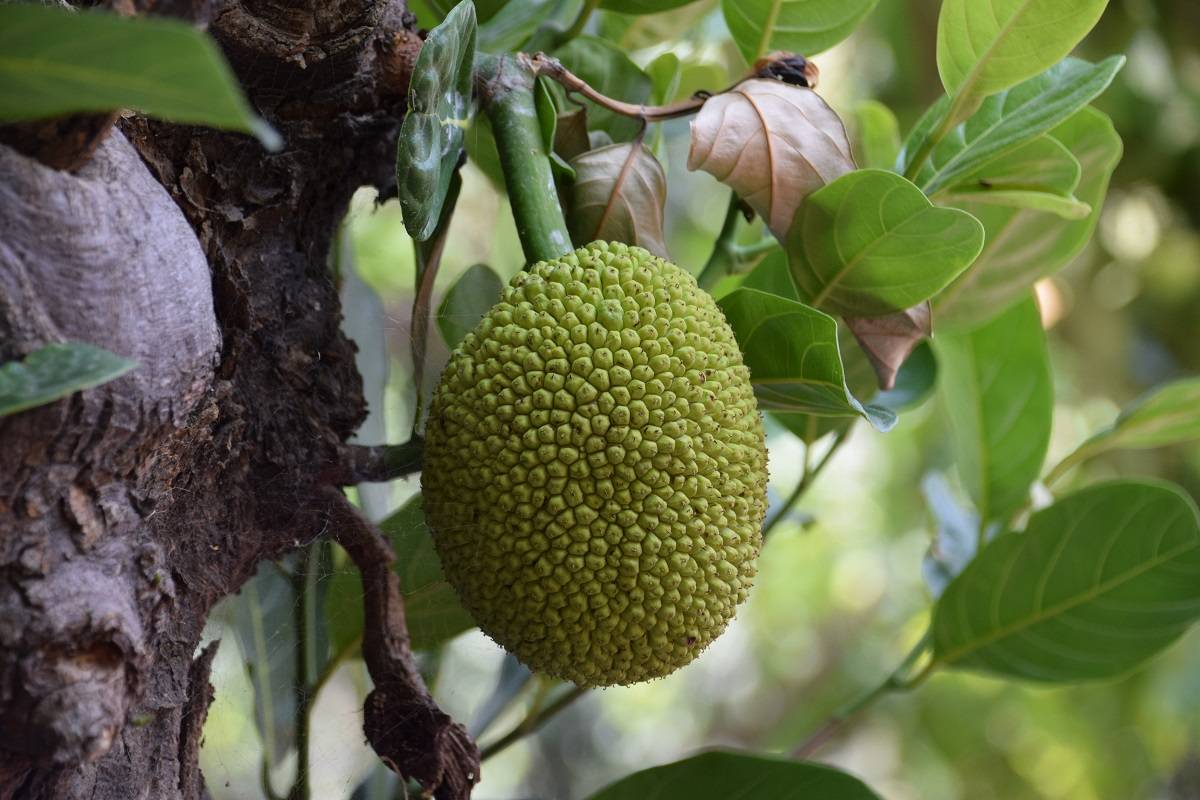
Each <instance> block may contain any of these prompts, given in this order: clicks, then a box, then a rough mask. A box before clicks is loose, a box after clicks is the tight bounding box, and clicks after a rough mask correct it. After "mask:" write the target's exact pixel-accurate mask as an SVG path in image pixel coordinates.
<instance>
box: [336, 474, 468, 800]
mask: <svg viewBox="0 0 1200 800" xmlns="http://www.w3.org/2000/svg"><path fill="white" fill-rule="evenodd" d="M321 499H322V501H323V502H325V503H326V504H327V505H326V514H327V515H328V517H329V523H330V529H331V530H332V531H333V535H334V538H335V539H336V540H337V542H338V544H340V545H341V546H342V547H343V548H344V549H345V550H346V552H347V553H348V554H349V555H350V558H351V559H352V560H353V561H354V563H355V565H356V566H357V567H358V570H359V572H360V573H361V574H362V584H363V642H362V654H363V660H364V661H365V662H366V665H367V670H368V672H370V674H371V679H372V681H374V683H375V688H374V690H373V691H372V692H371V693H370V694H369V695H368V696H367V702H366V707H365V709H364V715H365V720H364V723H363V729H364V730H365V732H366V735H367V740H368V741H369V742H370V743H371V746H372V747H373V748H375V752H376V753H378V754H379V757H380V759H382V760H383V762H384V763H385V764H387V765H388V767H390V768H391V769H392V770H394V771H395V772H397V773H398V774H399V775H401V776H402V777H404V778H411V779H413V780H416V781H417V782H419V783H420V784H421V786H422V787H424V789H425V791H426V792H429V793H431V794H432V795H433V796H434V797H436V798H438V800H466V798H469V797H470V795H471V787H472V786H474V785H475V784H476V783H477V782H478V781H479V748H478V747H476V746H475V742H474V741H472V740H471V736H470V734H468V733H467V731H466V728H464V727H463V726H461V725H459V724H458V723H456V722H455V721H454V720H452V719H451V718H450V717H449V716H448V715H447V714H446V713H445V712H444V711H442V710H441V709H440V708H438V706H437V704H436V703H435V702H434V701H433V698H432V697H430V695H429V690H428V689H426V687H425V682H424V681H423V680H421V675H420V673H419V672H418V671H417V668H416V665H415V663H414V661H413V654H412V650H411V649H410V648H409V639H408V628H407V625H406V623H405V619H404V601H403V598H402V597H401V595H400V579H399V577H398V576H397V575H396V573H395V572H393V571H392V569H391V564H392V562H393V561H394V560H395V554H394V553H393V552H392V548H391V546H390V545H389V544H388V541H387V539H386V538H384V536H383V534H382V533H380V532H379V530H378V529H377V528H375V526H373V525H372V524H371V523H369V522H367V521H366V520H365V519H363V518H362V517H361V516H359V514H358V511H357V509H355V508H354V506H352V505H351V504H350V502H349V501H348V500H347V499H346V497H345V495H343V494H342V493H341V492H340V491H338V490H337V489H335V488H333V487H331V486H326V487H324V488H323V489H322V490H321Z"/></svg>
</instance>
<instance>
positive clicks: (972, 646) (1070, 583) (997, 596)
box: [933, 481, 1200, 683]
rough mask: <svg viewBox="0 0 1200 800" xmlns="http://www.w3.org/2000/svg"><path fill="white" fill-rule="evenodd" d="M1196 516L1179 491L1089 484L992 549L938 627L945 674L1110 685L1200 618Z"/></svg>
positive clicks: (954, 585) (960, 582)
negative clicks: (949, 669) (956, 670)
mask: <svg viewBox="0 0 1200 800" xmlns="http://www.w3.org/2000/svg"><path fill="white" fill-rule="evenodd" d="M1197 577H1200V514H1198V512H1197V509H1196V504H1195V502H1193V501H1192V500H1191V498H1189V497H1188V496H1187V495H1186V494H1184V493H1183V492H1182V491H1180V490H1179V489H1178V488H1176V487H1174V486H1170V485H1167V484H1162V483H1157V482H1149V481H1116V482H1111V483H1102V484H1096V485H1094V486H1090V487H1088V488H1087V489H1084V490H1082V491H1079V492H1076V493H1074V494H1072V495H1069V496H1067V497H1065V498H1063V499H1062V500H1060V501H1058V502H1057V503H1055V504H1054V505H1052V506H1050V507H1049V508H1046V509H1043V510H1041V511H1038V512H1037V513H1035V514H1034V515H1033V516H1032V517H1031V518H1030V520H1029V524H1028V526H1027V527H1026V529H1025V530H1024V531H1022V532H1019V533H1004V534H1001V535H1000V536H998V537H997V538H996V539H995V540H993V541H992V542H991V543H990V544H988V545H987V546H986V547H984V548H983V549H982V550H981V551H980V552H979V554H978V556H976V557H975V559H974V560H972V562H971V563H970V565H969V566H967V568H966V569H965V570H964V571H963V573H962V574H961V575H959V576H958V577H957V578H956V579H955V580H954V581H953V582H951V584H950V585H949V586H948V587H947V588H946V591H945V592H944V593H943V594H942V596H941V598H940V599H939V600H938V603H937V606H936V607H935V609H934V617H933V641H934V656H935V658H936V659H937V661H938V662H939V663H941V664H945V665H947V666H953V667H961V668H964V669H974V670H984V671H987V672H990V673H993V674H997V675H1001V676H1005V677H1010V678H1022V679H1026V680H1034V681H1043V682H1052V683H1061V682H1067V681H1080V680H1094V679H1098V678H1111V677H1115V676H1117V675H1120V674H1122V673H1124V672H1127V671H1128V670H1130V669H1132V668H1133V667H1135V666H1137V665H1138V664H1140V663H1141V662H1143V661H1144V660H1146V659H1147V658H1149V657H1150V656H1152V655H1153V654H1155V653H1157V652H1158V651H1159V650H1162V649H1163V648H1164V647H1166V646H1167V645H1168V644H1170V643H1171V642H1173V641H1174V640H1175V639H1177V638H1179V636H1180V635H1181V634H1182V633H1183V632H1184V631H1185V630H1186V629H1187V628H1188V627H1189V626H1190V625H1191V624H1192V623H1193V622H1195V621H1196V619H1197V617H1200V581H1198V580H1197Z"/></svg>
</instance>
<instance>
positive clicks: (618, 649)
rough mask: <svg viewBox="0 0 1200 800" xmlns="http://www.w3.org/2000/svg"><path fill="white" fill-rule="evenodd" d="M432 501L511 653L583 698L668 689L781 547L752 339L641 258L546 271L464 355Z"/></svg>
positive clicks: (446, 410)
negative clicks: (745, 351) (762, 551)
mask: <svg viewBox="0 0 1200 800" xmlns="http://www.w3.org/2000/svg"><path fill="white" fill-rule="evenodd" d="M421 484H422V489H423V491H424V505H425V509H426V514H427V517H428V521H429V524H430V527H431V529H432V530H433V537H434V543H435V545H436V547H437V551H438V555H439V556H440V558H441V561H442V565H443V568H444V569H445V573H446V577H447V579H448V580H449V582H450V583H451V584H452V585H453V586H454V587H455V588H456V590H457V591H458V593H459V596H460V597H461V599H462V602H463V605H464V606H465V607H466V608H467V610H468V611H470V612H471V614H472V615H473V616H474V617H475V620H476V621H477V622H478V623H479V625H480V627H481V628H482V629H483V631H484V632H485V633H487V634H488V635H489V636H491V637H492V638H493V639H495V640H496V642H498V643H499V644H500V645H501V646H503V647H505V648H506V649H508V650H509V651H510V652H512V653H513V654H514V655H515V656H516V657H517V658H519V659H520V660H521V661H523V662H524V663H525V664H526V665H528V666H529V667H530V668H531V669H533V670H536V671H540V672H545V673H548V674H550V675H553V676H556V677H559V678H564V679H566V680H570V681H574V682H575V683H577V684H579V685H581V686H605V685H612V684H628V683H634V682H636V681H641V680H647V679H650V678H656V677H660V676H663V675H667V674H668V673H671V672H673V671H675V670H676V669H678V668H679V667H682V666H683V665H685V664H687V663H688V662H690V661H691V660H692V659H694V658H695V657H696V656H697V655H698V654H699V653H700V651H701V650H703V649H704V648H705V647H706V646H707V645H708V644H709V643H710V642H712V641H713V639H715V638H716V637H717V636H718V635H719V634H720V633H721V631H722V630H724V628H725V626H726V624H728V622H729V621H730V620H731V619H732V618H733V615H734V612H735V609H736V608H737V606H738V604H739V603H741V602H742V601H743V600H745V599H746V595H747V592H748V591H749V588H750V584H751V582H752V580H753V578H754V574H755V571H756V566H755V562H756V558H757V556H758V551H759V548H760V547H761V544H762V537H761V529H762V522H763V517H764V516H765V514H766V508H767V495H766V490H767V452H766V446H765V442H764V438H763V427H762V418H761V416H760V414H759V413H758V410H757V407H756V404H755V400H754V394H753V391H752V389H751V385H750V373H749V371H748V370H747V369H746V367H745V366H744V365H743V364H742V357H741V353H740V351H739V350H738V346H737V341H736V340H735V339H734V336H733V331H732V330H731V329H730V328H729V325H728V323H726V321H725V318H724V316H723V315H722V314H721V311H720V309H719V308H718V307H717V305H716V303H714V302H713V299H712V297H711V296H709V294H708V293H707V292H705V291H703V290H702V289H700V288H699V287H698V286H697V285H696V281H695V279H693V278H692V277H691V275H689V274H688V273H687V272H685V271H684V270H682V269H680V268H679V267H677V266H675V265H674V264H671V263H670V262H667V261H664V260H662V259H661V258H657V257H655V256H653V255H651V254H650V253H648V252H647V251H645V250H642V249H641V248H638V247H627V246H625V245H622V244H607V243H604V242H596V243H593V244H591V245H588V246H587V247H584V248H580V249H579V250H576V251H575V252H573V253H569V254H567V255H565V256H563V257H562V258H559V259H557V260H554V261H544V262H541V263H538V264H535V265H534V266H533V267H531V268H530V269H529V270H528V271H527V272H522V273H520V274H518V275H517V276H516V277H514V278H513V279H512V281H511V282H510V283H509V285H508V287H507V288H506V289H505V290H504V292H503V295H502V297H501V299H500V301H499V302H498V303H497V304H496V305H495V306H494V307H493V308H492V309H491V311H489V312H488V313H487V314H486V315H485V316H484V318H483V320H482V321H481V322H480V323H479V325H478V327H476V329H475V330H474V332H473V333H471V334H469V335H468V336H467V337H466V338H465V339H464V340H463V342H462V343H461V344H460V345H459V347H458V348H457V349H456V350H455V351H454V353H453V355H452V356H451V358H450V363H449V365H448V366H447V367H446V370H445V372H444V373H443V374H442V378H441V382H440V385H439V386H438V388H437V390H436V392H435V394H434V397H433V402H432V405H431V407H430V414H429V423H428V427H427V431H426V446H425V465H424V471H423V473H422V476H421Z"/></svg>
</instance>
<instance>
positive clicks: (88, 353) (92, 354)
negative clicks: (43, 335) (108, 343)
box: [0, 342, 137, 417]
mask: <svg viewBox="0 0 1200 800" xmlns="http://www.w3.org/2000/svg"><path fill="white" fill-rule="evenodd" d="M136 366H137V362H136V361H130V360H129V359H127V358H121V357H120V356H118V355H115V354H113V353H110V352H108V351H107V350H102V349H101V348H99V347H93V346H92V345H90V344H84V343H83V342H66V343H63V344H48V345H46V346H45V347H39V348H38V349H37V350H34V351H33V352H32V353H30V354H29V355H27V356H26V357H25V360H24V361H10V362H8V363H7V364H0V417H6V416H8V415H9V414H15V413H17V412H18V411H24V410H26V409H29V408H34V407H35V406H41V405H45V404H46V403H53V402H54V401H55V400H59V399H61V398H63V397H66V396H67V395H70V394H74V393H75V392H78V391H81V390H83V389H90V388H92V387H93V386H99V385H100V384H102V383H107V382H108V381H111V380H113V379H114V378H118V377H120V376H122V375H124V374H125V373H126V372H129V370H131V369H133V368H134V367H136Z"/></svg>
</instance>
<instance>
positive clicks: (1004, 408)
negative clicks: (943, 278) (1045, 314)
mask: <svg viewBox="0 0 1200 800" xmlns="http://www.w3.org/2000/svg"><path fill="white" fill-rule="evenodd" d="M934 346H935V348H936V350H937V354H938V361H939V363H940V364H941V376H940V385H941V394H942V399H943V401H944V405H945V409H946V416H947V417H948V419H949V423H950V429H951V433H952V436H951V441H952V444H953V448H954V450H953V452H954V461H955V463H956V464H957V465H958V471H959V474H960V475H961V476H962V479H963V483H965V484H966V486H967V489H968V491H969V492H970V493H971V498H972V500H974V501H975V507H976V508H977V509H978V510H979V515H980V517H981V518H982V519H983V520H984V521H985V522H987V521H990V520H993V519H999V520H1005V519H1007V518H1008V516H1009V515H1010V514H1011V513H1013V512H1014V511H1016V510H1017V509H1019V508H1020V507H1021V506H1023V505H1024V504H1025V501H1026V499H1027V498H1028V496H1029V487H1030V485H1031V484H1032V483H1033V482H1034V481H1035V480H1037V477H1038V474H1039V473H1040V472H1041V469H1042V461H1043V460H1044V459H1045V457H1046V447H1047V445H1048V444H1049V441H1050V423H1051V413H1052V411H1053V407H1054V382H1053V377H1052V375H1051V373H1050V359H1049V356H1048V354H1047V352H1046V334H1045V333H1044V332H1043V331H1042V324H1041V318H1040V316H1039V314H1038V308H1037V304H1036V303H1035V302H1034V300H1033V298H1028V299H1026V300H1025V301H1024V302H1023V303H1020V304H1018V305H1016V306H1013V308H1012V309H1010V310H1009V311H1006V312H1005V313H1004V314H1003V315H1002V316H1000V317H997V318H996V319H995V320H993V321H992V322H990V323H988V324H987V325H984V326H982V327H980V328H976V329H975V330H973V331H971V332H970V333H966V334H958V335H948V334H943V335H941V336H938V337H937V338H936V340H935V342H934Z"/></svg>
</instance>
